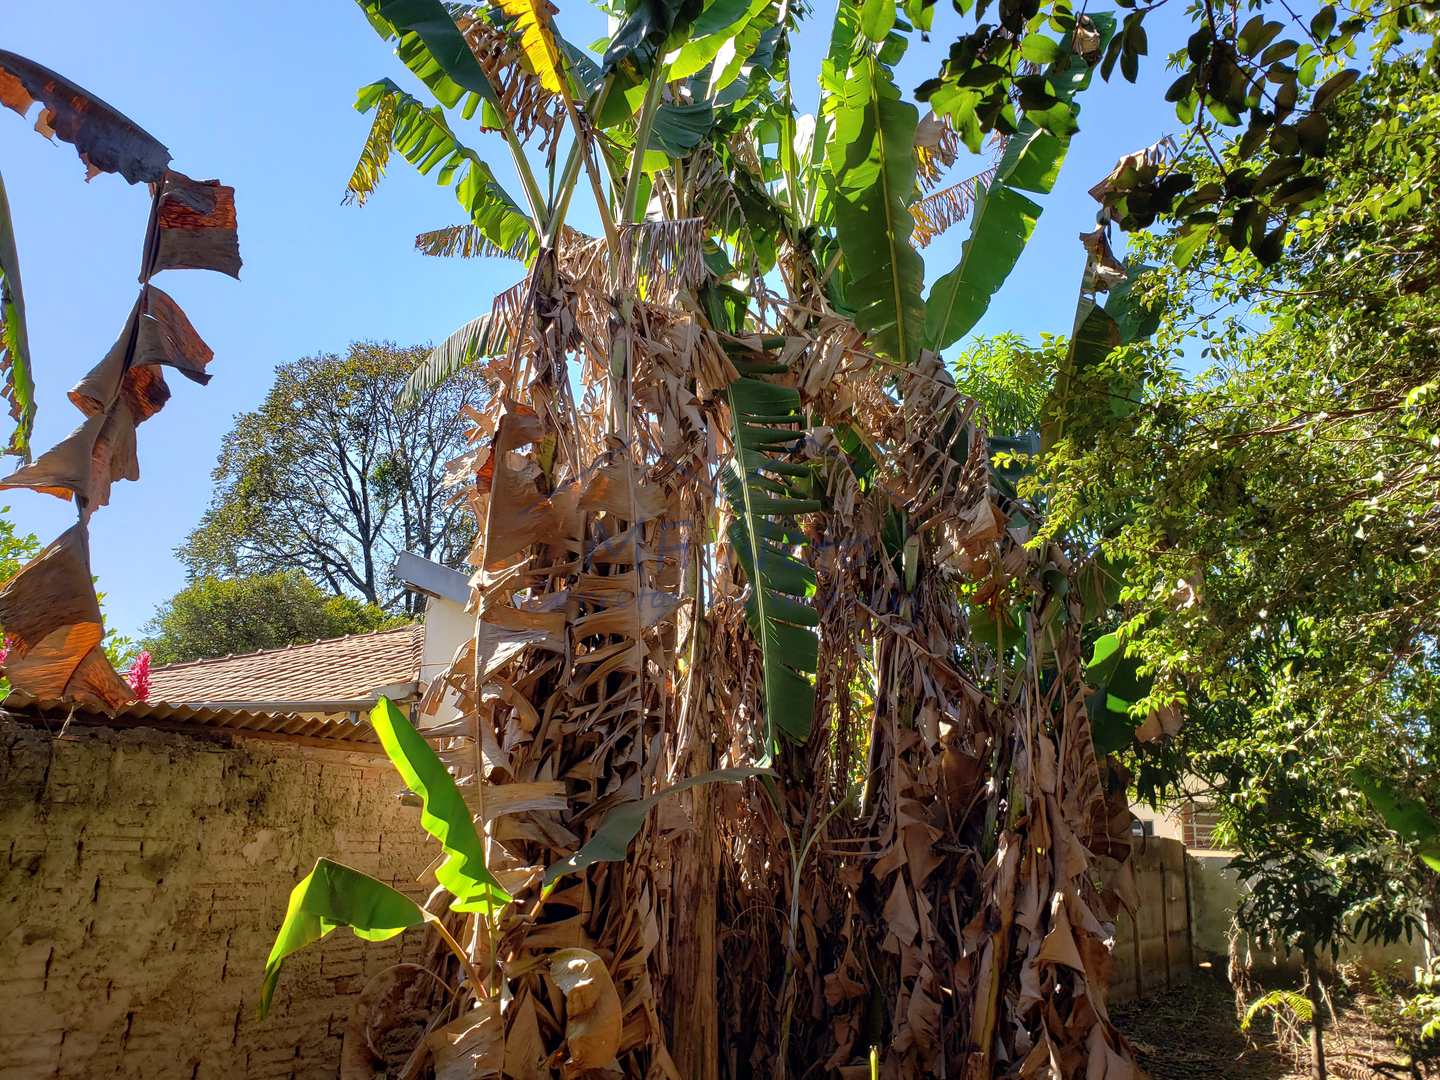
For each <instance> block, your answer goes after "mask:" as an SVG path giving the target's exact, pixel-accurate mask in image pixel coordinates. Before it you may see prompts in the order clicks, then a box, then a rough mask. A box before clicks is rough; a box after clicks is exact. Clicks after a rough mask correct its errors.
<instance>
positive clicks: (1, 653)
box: [0, 634, 10, 664]
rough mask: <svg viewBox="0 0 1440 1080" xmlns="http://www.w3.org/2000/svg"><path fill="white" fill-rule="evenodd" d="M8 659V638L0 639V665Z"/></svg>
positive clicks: (7, 636)
mask: <svg viewBox="0 0 1440 1080" xmlns="http://www.w3.org/2000/svg"><path fill="white" fill-rule="evenodd" d="M9 659H10V636H9V635H8V634H7V635H6V636H5V637H3V638H0V664H3V663H5V661H6V660H9Z"/></svg>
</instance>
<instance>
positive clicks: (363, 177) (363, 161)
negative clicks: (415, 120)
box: [342, 94, 397, 206]
mask: <svg viewBox="0 0 1440 1080" xmlns="http://www.w3.org/2000/svg"><path fill="white" fill-rule="evenodd" d="M396 107H397V99H396V98H395V97H394V96H393V95H389V94H387V95H385V96H384V97H382V98H381V99H380V102H379V104H378V105H377V106H376V107H375V119H374V120H372V121H371V122H370V130H369V131H368V132H366V134H365V142H364V144H363V145H362V146H361V147H360V158H359V160H358V161H356V162H355V168H354V170H353V171H352V172H351V173H350V180H349V182H348V183H347V184H346V185H345V197H344V199H343V200H342V201H343V202H345V203H354V204H355V205H356V206H364V205H365V200H366V199H368V198H369V197H370V196H371V195H373V194H374V193H375V188H376V187H378V186H379V184H380V180H381V178H382V177H383V176H384V175H385V166H387V165H388V164H390V148H391V147H392V146H393V145H394V144H395V113H396Z"/></svg>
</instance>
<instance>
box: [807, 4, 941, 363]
mask: <svg viewBox="0 0 1440 1080" xmlns="http://www.w3.org/2000/svg"><path fill="white" fill-rule="evenodd" d="M837 32H838V31H837ZM844 47H845V46H844V44H843V42H842V43H841V44H839V45H837V46H836V48H839V49H843V48H844ZM919 120H920V114H919V112H918V111H917V110H916V108H915V106H914V105H912V104H910V103H909V102H907V101H904V100H902V99H901V97H900V91H899V90H898V89H897V88H896V86H895V81H894V78H893V77H892V75H891V72H890V69H889V68H887V67H886V66H885V65H884V64H882V63H880V61H879V60H878V59H877V58H876V57H875V56H874V55H873V53H872V51H871V50H869V49H866V50H865V51H864V53H863V55H862V56H861V58H860V59H859V60H858V61H857V62H856V63H855V64H854V66H852V67H851V68H850V71H849V73H848V75H847V77H846V79H845V83H844V88H843V90H842V92H841V97H840V100H839V102H838V107H837V108H836V109H835V112H834V129H833V133H832V135H831V138H830V146H829V149H828V152H827V174H828V179H829V184H828V186H829V189H830V204H831V206H832V207H833V212H834V215H835V225H836V230H837V232H838V235H839V238H840V250H841V253H842V254H843V256H844V273H845V283H844V286H843V288H844V294H845V297H846V299H847V300H848V301H849V302H850V303H851V304H852V305H853V306H854V308H855V325H856V326H858V327H859V328H860V329H861V330H862V331H864V332H865V334H866V335H867V336H868V337H869V339H870V343H871V345H872V346H873V347H874V348H875V349H876V351H878V352H880V353H883V354H885V355H887V356H889V357H890V358H891V359H893V360H895V361H896V362H898V363H909V362H910V361H911V360H913V359H914V358H915V357H916V356H917V355H918V354H919V350H920V344H921V333H922V330H923V327H924V320H925V306H924V302H923V301H922V299H921V293H922V290H923V288H924V284H925V264H924V261H923V260H922V259H921V258H920V253H919V252H917V251H916V250H915V248H914V246H913V245H912V244H911V243H910V235H911V233H912V232H913V231H914V228H915V220H914V218H912V217H911V216H910V209H909V207H910V200H911V199H912V197H913V196H914V193H915V128H916V125H917V124H918V123H919Z"/></svg>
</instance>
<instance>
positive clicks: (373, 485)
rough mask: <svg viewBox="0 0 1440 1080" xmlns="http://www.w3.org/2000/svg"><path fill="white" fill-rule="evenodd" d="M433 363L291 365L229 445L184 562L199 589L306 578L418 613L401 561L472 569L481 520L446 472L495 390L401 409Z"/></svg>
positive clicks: (389, 349) (394, 357)
mask: <svg viewBox="0 0 1440 1080" xmlns="http://www.w3.org/2000/svg"><path fill="white" fill-rule="evenodd" d="M426 354H427V350H426V349H424V348H400V347H397V346H395V345H392V344H388V343H383V342H380V343H377V342H356V343H354V344H352V345H351V346H350V348H349V349H348V350H346V352H345V355H344V356H337V355H334V354H329V355H320V356H307V357H304V358H302V359H300V360H296V361H293V362H292V363H288V364H282V365H281V366H280V367H279V368H278V369H277V370H276V373H275V384H274V386H272V387H271V389H270V392H269V393H268V394H267V395H266V396H265V400H264V401H263V402H261V404H260V407H259V408H258V409H256V410H254V411H253V412H247V413H242V414H241V415H240V416H238V417H236V419H235V424H234V426H233V427H232V428H231V430H230V432H229V433H228V434H227V435H226V436H225V440H224V443H223V444H222V446H221V450H220V460H219V463H218V464H217V465H216V467H215V472H214V480H215V493H214V495H213V497H212V500H211V504H210V508H209V509H208V510H207V511H206V513H205V516H204V518H203V519H202V521H201V522H200V525H199V526H198V527H197V528H196V529H195V530H194V531H193V532H192V533H191V534H190V536H189V537H188V538H187V539H186V541H185V543H184V544H183V545H182V546H181V547H180V548H179V549H178V550H177V552H176V554H177V555H178V556H179V558H180V560H181V561H182V562H183V563H184V564H185V566H186V567H187V569H188V570H189V573H190V575H191V577H192V578H203V577H207V576H212V575H218V576H225V577H231V576H237V575H240V576H245V575H254V574H273V573H275V572H277V571H285V570H298V571H300V572H301V573H303V574H305V575H307V576H309V577H310V578H312V579H313V580H314V581H316V582H319V583H320V584H322V585H323V586H324V587H325V588H326V589H328V590H329V591H330V592H331V593H333V594H335V595H337V596H354V597H359V598H360V599H362V600H364V601H366V602H367V603H371V604H379V605H380V606H382V607H384V608H387V609H391V610H394V609H397V608H401V607H404V606H405V605H407V604H409V603H411V602H412V601H411V598H410V597H409V594H407V593H406V591H405V589H404V588H403V586H401V585H400V584H399V583H398V582H397V581H395V580H394V578H393V576H392V572H391V568H392V567H393V564H394V562H395V559H396V557H397V556H398V555H399V554H400V552H402V551H410V552H413V553H414V554H416V555H420V556H422V557H424V558H428V559H434V560H435V561H437V562H441V563H444V564H445V565H447V566H453V567H458V566H460V565H461V564H462V563H463V561H464V558H465V555H466V553H467V552H468V551H469V549H470V545H471V543H472V542H473V539H474V525H473V517H472V515H470V514H469V513H468V511H466V510H465V507H464V506H463V504H459V503H456V502H455V501H454V500H453V499H452V498H451V495H450V492H449V491H447V490H446V488H445V486H444V481H445V475H444V474H445V464H446V462H448V461H450V460H452V459H453V458H455V457H457V456H458V455H459V454H461V453H462V452H463V451H464V450H465V449H466V448H467V444H466V442H465V438H464V429H465V426H466V424H467V423H468V421H467V420H466V418H465V410H466V408H467V407H470V408H474V407H475V406H478V405H480V404H482V403H483V402H484V401H485V400H486V398H487V390H486V384H485V382H484V380H483V378H482V377H481V376H480V375H479V374H478V372H477V371H476V370H474V369H471V370H467V371H463V372H460V373H458V374H455V375H453V376H452V377H450V378H448V379H447V380H446V381H444V382H443V383H442V384H441V385H440V386H439V387H437V388H436V389H435V390H434V391H433V392H432V393H431V394H429V395H428V396H426V397H425V398H424V399H423V400H422V401H419V402H418V403H417V404H415V405H414V406H413V407H412V408H409V409H406V410H404V411H400V410H398V409H397V407H396V399H397V397H398V396H399V394H400V392H401V390H402V389H403V388H404V386H405V382H406V379H407V378H408V376H409V375H410V373H411V372H412V371H413V370H414V368H415V367H416V365H417V364H418V363H419V361H420V360H421V359H422V358H423V357H424V356H425V355H426Z"/></svg>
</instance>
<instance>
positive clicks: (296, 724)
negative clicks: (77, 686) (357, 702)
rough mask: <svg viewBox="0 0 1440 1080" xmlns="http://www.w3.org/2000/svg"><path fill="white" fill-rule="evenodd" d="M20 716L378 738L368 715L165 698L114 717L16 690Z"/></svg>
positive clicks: (361, 745) (297, 736)
mask: <svg viewBox="0 0 1440 1080" xmlns="http://www.w3.org/2000/svg"><path fill="white" fill-rule="evenodd" d="M3 708H4V710H5V711H6V712H10V713H13V714H15V715H16V716H18V717H20V718H22V719H30V720H32V721H36V722H38V721H41V720H44V721H48V722H50V723H52V724H55V725H59V724H62V723H64V722H65V721H66V720H67V719H71V720H73V722H75V723H81V724H99V725H105V726H111V727H155V728H159V729H161V730H167V731H181V732H187V731H188V732H195V733H200V734H203V733H207V732H209V733H213V734H234V735H241V736H245V735H251V736H256V737H260V738H270V739H276V738H279V739H281V740H285V739H289V740H293V741H296V742H301V743H306V744H311V745H315V744H329V745H333V746H335V747H336V748H337V749H348V748H351V747H353V748H355V749H359V750H364V751H376V750H378V749H379V743H378V741H377V740H376V738H375V732H374V731H373V730H372V729H371V727H370V724H369V722H368V721H367V720H365V719H364V718H363V717H361V718H360V719H359V720H358V721H356V720H352V719H351V718H350V717H349V716H338V715H327V716H315V715H298V714H294V713H268V712H260V711H240V710H234V709H210V708H203V707H198V708H197V707H195V706H190V705H172V704H169V703H167V702H143V701H142V702H136V703H134V704H132V705H127V706H126V707H125V708H123V709H121V710H120V711H119V712H117V713H116V714H115V715H114V716H107V715H105V714H104V713H103V712H100V711H98V710H91V709H85V708H78V709H75V710H74V711H73V712H72V710H71V707H70V706H69V705H67V704H64V703H62V702H58V701H56V702H44V701H36V700H35V699H33V698H31V697H30V696H29V695H27V694H22V693H18V692H17V693H12V694H11V695H10V697H9V698H7V699H6V701H5V704H4V706H3Z"/></svg>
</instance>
